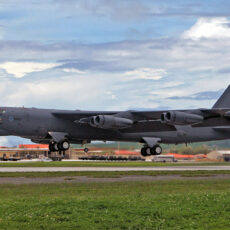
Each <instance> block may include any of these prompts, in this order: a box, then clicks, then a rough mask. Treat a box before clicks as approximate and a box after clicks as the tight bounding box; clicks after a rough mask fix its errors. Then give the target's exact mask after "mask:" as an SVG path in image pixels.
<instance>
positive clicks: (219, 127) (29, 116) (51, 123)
mask: <svg viewBox="0 0 230 230" xmlns="http://www.w3.org/2000/svg"><path fill="white" fill-rule="evenodd" d="M9 135H11V136H19V137H23V138H29V139H31V141H32V142H35V143H43V144H49V150H50V152H55V151H66V150H68V149H69V148H70V144H71V143H75V144H82V145H84V144H87V143H90V142H91V141H94V140H101V141H127V142H140V143H143V147H142V148H141V155H142V156H149V155H159V154H161V153H162V148H161V146H160V144H161V143H166V144H179V143H191V142H201V141H202V142H203V141H211V140H224V139H229V138H230V86H229V87H228V88H227V89H226V91H225V92H224V94H223V95H222V96H221V97H220V99H219V100H218V101H217V102H216V104H215V105H214V106H213V107H212V108H211V109H191V110H169V111H134V110H130V111H112V112H110V111H106V112H105V111H81V110H73V111H70V110H53V109H36V108H15V107H0V136H9ZM85 151H87V148H86V149H85Z"/></svg>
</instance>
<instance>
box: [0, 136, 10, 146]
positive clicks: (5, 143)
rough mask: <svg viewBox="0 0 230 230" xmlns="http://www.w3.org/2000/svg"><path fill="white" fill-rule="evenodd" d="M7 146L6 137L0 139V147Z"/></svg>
mask: <svg viewBox="0 0 230 230" xmlns="http://www.w3.org/2000/svg"><path fill="white" fill-rule="evenodd" d="M8 144H9V143H8V139H7V137H0V146H8Z"/></svg>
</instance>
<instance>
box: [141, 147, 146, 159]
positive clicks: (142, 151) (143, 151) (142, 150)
mask: <svg viewBox="0 0 230 230" xmlns="http://www.w3.org/2000/svg"><path fill="white" fill-rule="evenodd" d="M141 156H143V157H147V153H146V147H143V148H141Z"/></svg>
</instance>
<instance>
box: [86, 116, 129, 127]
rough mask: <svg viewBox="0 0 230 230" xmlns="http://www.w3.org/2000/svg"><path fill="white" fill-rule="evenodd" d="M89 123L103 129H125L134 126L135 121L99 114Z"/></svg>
mask: <svg viewBox="0 0 230 230" xmlns="http://www.w3.org/2000/svg"><path fill="white" fill-rule="evenodd" d="M89 124H90V125H91V126H92V127H95V128H101V129H124V128H128V127H130V126H132V124H133V121H132V120H130V119H127V118H122V117H115V116H111V115H97V116H93V117H92V118H91V119H90V122H89Z"/></svg>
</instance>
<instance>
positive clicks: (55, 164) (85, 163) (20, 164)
mask: <svg viewBox="0 0 230 230" xmlns="http://www.w3.org/2000/svg"><path fill="white" fill-rule="evenodd" d="M195 165H199V166H201V165H203V166H206V165H207V166H210V165H230V163H228V162H193V163H189V162H188V163H179V162H177V163H161V162H108V161H105V162H102V161H96V162H94V161H61V162H58V161H52V162H5V163H0V167H151V166H156V167H157V166H195Z"/></svg>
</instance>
